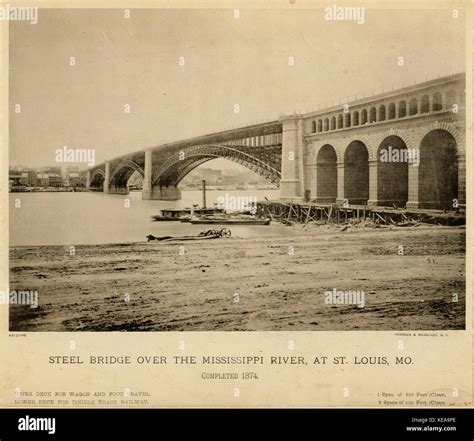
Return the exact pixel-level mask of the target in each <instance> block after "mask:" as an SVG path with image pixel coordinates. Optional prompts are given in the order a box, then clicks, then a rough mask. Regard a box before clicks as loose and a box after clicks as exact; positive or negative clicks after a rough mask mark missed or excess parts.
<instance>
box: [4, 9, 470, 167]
mask: <svg viewBox="0 0 474 441" xmlns="http://www.w3.org/2000/svg"><path fill="white" fill-rule="evenodd" d="M398 56H403V57H404V59H405V65H404V66H403V67H399V66H397V57H398ZM70 57H75V58H76V65H75V66H74V67H71V66H70V65H69V59H70ZM179 57H184V61H185V65H184V66H179ZM288 57H294V60H295V65H294V66H289V65H288ZM461 71H464V19H463V17H462V15H461V17H460V18H459V19H457V20H456V19H453V18H452V15H451V9H445V10H437V11H436V10H418V11H413V10H405V11H403V10H400V11H396V10H389V11H388V10H386V11H380V10H379V11H378V10H373V9H370V8H366V11H365V24H363V25H358V24H356V23H354V22H328V21H325V20H324V10H323V9H322V8H321V9H315V10H296V9H292V10H244V9H242V10H240V18H239V19H235V18H233V14H232V9H228V10H189V9H188V10H163V9H147V10H137V9H135V10H131V17H130V18H129V19H126V18H124V13H123V10H122V9H116V10H113V9H108V10H79V9H75V10H41V9H40V11H39V22H38V24H36V25H32V24H29V23H24V22H11V23H10V109H11V117H10V163H11V164H12V165H16V164H23V165H27V166H40V165H49V164H53V163H54V158H55V155H54V152H55V150H56V149H58V148H62V147H63V146H68V147H72V148H95V149H96V161H97V162H98V163H99V162H102V161H103V160H105V159H111V158H113V157H115V156H118V155H121V154H125V153H129V152H132V151H135V150H139V149H142V148H145V147H151V146H155V145H159V144H162V143H164V142H170V141H176V140H179V139H184V138H188V137H192V136H195V135H199V134H205V133H212V132H216V131H219V130H222V129H226V128H229V127H232V126H242V125H246V124H247V123H251V122H255V121H259V120H269V119H272V118H277V117H278V116H279V115H280V114H284V113H292V112H294V111H295V110H300V111H304V112H305V111H307V110H314V109H317V107H318V105H319V104H324V103H327V102H329V101H332V100H333V99H335V98H339V97H344V96H347V95H353V94H355V93H360V92H363V91H368V90H370V89H372V88H375V87H376V88H379V87H387V86H388V85H390V84H392V83H401V82H406V83H408V82H413V80H415V79H416V80H424V79H425V76H429V77H437V76H438V75H447V74H450V73H453V72H461ZM17 103H19V104H21V108H22V109H21V110H22V111H21V113H20V114H15V113H14V112H13V109H14V105H15V104H17ZM125 104H129V105H130V110H131V112H130V113H129V114H127V113H125V112H124V105H125ZM234 104H239V106H240V113H238V114H236V113H234Z"/></svg>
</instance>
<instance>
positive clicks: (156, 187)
mask: <svg viewBox="0 0 474 441" xmlns="http://www.w3.org/2000/svg"><path fill="white" fill-rule="evenodd" d="M152 179H153V151H152V150H146V151H145V170H144V176H143V191H142V199H144V200H159V201H177V200H180V199H181V190H180V189H179V188H178V187H177V186H176V185H160V184H153V182H152Z"/></svg>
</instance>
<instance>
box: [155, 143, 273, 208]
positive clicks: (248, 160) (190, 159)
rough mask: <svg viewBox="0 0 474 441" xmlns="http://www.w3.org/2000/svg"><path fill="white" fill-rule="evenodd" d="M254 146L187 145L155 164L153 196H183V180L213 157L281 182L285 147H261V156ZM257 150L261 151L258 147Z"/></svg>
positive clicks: (157, 197)
mask: <svg viewBox="0 0 474 441" xmlns="http://www.w3.org/2000/svg"><path fill="white" fill-rule="evenodd" d="M251 153H253V152H252V149H251V147H249V148H246V147H245V146H229V145H225V144H224V145H221V144H206V145H199V146H191V147H188V148H184V149H182V150H180V151H178V152H176V153H174V154H172V155H171V156H170V157H169V158H167V159H166V160H165V161H163V162H160V163H157V164H156V165H154V167H153V174H152V176H151V179H150V189H149V190H148V191H149V196H148V197H149V198H150V199H179V198H180V191H179V189H178V188H177V185H178V184H179V182H180V181H181V180H182V179H183V178H184V177H185V176H186V175H187V174H188V173H190V172H191V171H192V170H194V169H195V168H196V167H198V166H200V165H201V164H203V163H205V162H207V161H210V160H212V159H218V158H224V159H228V160H230V161H233V162H236V163H238V164H240V165H242V166H244V167H246V168H248V169H250V170H252V171H253V172H255V173H256V174H258V175H259V176H262V177H264V178H265V179H266V180H268V181H269V182H271V183H273V184H277V185H278V184H279V182H280V178H281V172H280V170H279V169H278V168H277V167H279V164H280V163H281V148H279V147H276V148H275V147H269V148H265V149H263V151H262V150H260V149H259V151H258V156H260V157H257V155H253V154H251ZM256 153H257V151H256Z"/></svg>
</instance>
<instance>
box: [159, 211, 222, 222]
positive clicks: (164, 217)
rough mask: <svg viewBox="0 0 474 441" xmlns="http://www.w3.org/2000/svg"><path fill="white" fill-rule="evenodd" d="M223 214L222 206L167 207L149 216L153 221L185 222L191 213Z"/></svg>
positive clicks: (199, 214)
mask: <svg viewBox="0 0 474 441" xmlns="http://www.w3.org/2000/svg"><path fill="white" fill-rule="evenodd" d="M218 213H222V214H224V213H225V211H224V209H223V208H195V209H193V208H183V209H175V208H169V209H166V210H161V211H160V214H155V215H153V216H151V218H152V219H153V220H155V221H183V222H187V221H188V220H190V219H191V217H192V216H193V214H195V215H198V216H204V215H210V214H218Z"/></svg>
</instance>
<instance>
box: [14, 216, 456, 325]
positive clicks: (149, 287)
mask: <svg viewBox="0 0 474 441" xmlns="http://www.w3.org/2000/svg"><path fill="white" fill-rule="evenodd" d="M262 228H265V227H262ZM281 228H282V229H284V228H286V229H288V228H293V229H294V234H291V235H290V236H288V235H287V234H284V235H283V234H281V235H280V234H278V228H276V229H275V235H274V236H270V237H268V236H267V237H261V238H247V239H241V238H236V237H231V238H226V239H224V238H222V239H216V240H203V241H192V242H183V243H179V242H166V243H163V242H161V243H157V242H149V243H146V242H144V243H128V244H110V245H83V246H80V245H79V246H77V247H76V250H75V255H74V256H71V255H70V254H69V247H66V246H36V247H12V248H11V249H10V269H11V271H10V289H29V290H32V289H35V290H38V296H39V307H38V308H30V307H29V306H27V305H10V330H11V331H214V330H216V331H277V330H291V331H304V330H309V331H318V330H324V331H327V330H385V331H388V330H448V329H453V330H454V329H463V328H464V326H465V255H464V253H465V230H464V229H463V228H459V227H438V226H431V227H426V226H421V227H416V228H415V227H413V228H392V229H368V228H367V229H355V228H349V229H348V230H346V231H341V230H340V228H338V227H337V226H335V225H327V226H307V227H306V228H303V227H301V226H294V227H284V226H282V227H281ZM400 246H402V247H403V255H399V250H400V248H399V247H400ZM181 247H184V248H181ZM183 252H184V253H183ZM292 252H293V253H292ZM333 289H336V290H360V291H364V296H365V305H364V307H363V308H358V307H357V306H356V305H344V304H337V305H330V304H326V303H325V292H326V291H327V290H333ZM454 294H457V296H458V301H457V302H456V301H453V295H454ZM237 300H238V301H237Z"/></svg>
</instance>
